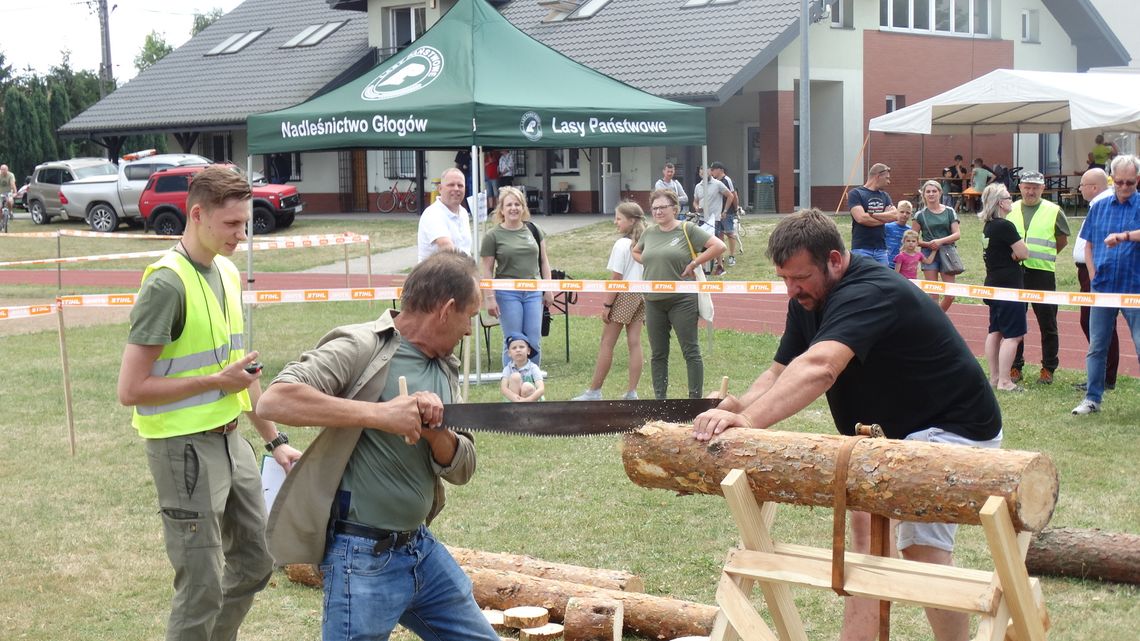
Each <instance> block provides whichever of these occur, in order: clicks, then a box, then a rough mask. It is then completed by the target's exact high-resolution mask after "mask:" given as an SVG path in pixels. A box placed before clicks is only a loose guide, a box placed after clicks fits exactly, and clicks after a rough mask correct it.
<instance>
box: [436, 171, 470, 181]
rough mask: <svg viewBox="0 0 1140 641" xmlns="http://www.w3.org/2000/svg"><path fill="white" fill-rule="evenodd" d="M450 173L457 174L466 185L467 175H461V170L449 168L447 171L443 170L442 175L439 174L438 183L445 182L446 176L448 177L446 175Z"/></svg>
mask: <svg viewBox="0 0 1140 641" xmlns="http://www.w3.org/2000/svg"><path fill="white" fill-rule="evenodd" d="M450 173H456V174H459V175H460V177H462V178H463V182H464V183H465V184H466V182H467V174H465V173H463V170H462V169H460V168H459V167H450V168H448V169H445V170H444V171H443V173H442V174H440V176H439V180H440V182H443V181H446V180H447V175H448V174H450Z"/></svg>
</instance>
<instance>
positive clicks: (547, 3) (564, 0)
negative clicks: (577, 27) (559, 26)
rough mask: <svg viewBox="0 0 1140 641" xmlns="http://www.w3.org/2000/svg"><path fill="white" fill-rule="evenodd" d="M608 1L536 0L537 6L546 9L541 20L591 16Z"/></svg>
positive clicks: (550, 20) (555, 20) (608, 1)
mask: <svg viewBox="0 0 1140 641" xmlns="http://www.w3.org/2000/svg"><path fill="white" fill-rule="evenodd" d="M609 3H610V0H538V6H540V7H542V8H544V9H546V10H547V11H548V13H547V14H546V16H544V17H543V18H542V21H543V22H562V21H563V20H585V19H587V18H592V17H594V15H595V14H596V13H598V12H599V11H601V10H602V9H603V8H604V7H605V6H606V5H607V4H609Z"/></svg>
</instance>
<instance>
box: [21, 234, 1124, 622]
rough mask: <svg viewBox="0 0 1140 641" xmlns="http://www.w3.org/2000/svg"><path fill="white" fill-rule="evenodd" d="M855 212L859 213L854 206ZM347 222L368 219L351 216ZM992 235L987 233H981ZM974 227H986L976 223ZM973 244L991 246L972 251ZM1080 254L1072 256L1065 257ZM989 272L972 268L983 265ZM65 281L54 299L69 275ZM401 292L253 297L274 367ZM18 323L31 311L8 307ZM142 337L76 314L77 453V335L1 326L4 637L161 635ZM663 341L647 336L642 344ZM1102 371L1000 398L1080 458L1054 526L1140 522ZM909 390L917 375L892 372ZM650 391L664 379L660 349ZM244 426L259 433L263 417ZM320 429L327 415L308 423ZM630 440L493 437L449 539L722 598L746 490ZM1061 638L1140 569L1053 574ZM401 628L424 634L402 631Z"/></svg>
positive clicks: (804, 596) (282, 611)
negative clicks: (687, 483) (1085, 413)
mask: <svg viewBox="0 0 1140 641" xmlns="http://www.w3.org/2000/svg"><path fill="white" fill-rule="evenodd" d="M773 222H774V221H771V220H769V219H763V220H761V219H756V218H749V219H748V223H749V224H750V230H749V236H748V237H747V238H746V242H747V243H748V245H747V248H748V249H747V252H746V253H745V255H744V257H745V260H742V261H741V262H740V263H739V266H738V268H737V269H736V270H734V271H733V273H732V276H733V277H734V278H765V279H766V278H771V277H772V270H771V266H770V265H767V264H766V263H767V261H766V260H763V259H761V253H762V252H761V248H762V245H763V238H764V237H765V234H764V229H770V227H771V225H772V224H773ZM840 223H841V225H840V226H841V228H842V227H849V223H848V224H844V221H843V220H842V219H841V220H840ZM343 225H345V226H346V228H348V226H350V225H351V223H343ZM963 227H964V231H963V234H964V236H966V237H967V240H964V241H963V242H962V243H960V246H961V247H962V252H963V256H964V257H965V259H966V262H967V264H968V265H969V267H970V271H968V272H967V274H966V276H976V277H978V282H980V274H981V269H980V266H979V265H978V262H977V261H978V258H977V250H976V247H977V242H976V234H977V232H979V231H980V226H979V225H978V223H977V221H976V220H968V221H965V223H964V225H963ZM971 234H973V236H971ZM612 237H613V236H612V228H611V227H610V226H608V224H599V225H595V226H591V227H587V228H585V229H583V230H579V231H577V232H574V233H569V234H564V235H559V236H555V237H553V238H552V240H551V252H552V255H554V256H555V259H554V263H555V265H556V266H560V267H564V268H565V269H566V270H567V271H569V272H570V273H572V274H574V275H575V276H581V277H599V276H602V275H603V270H600V269H598V267H599V266H604V264H605V257H606V255H608V251H609V246H610V240H611V239H612ZM971 238H973V239H974V240H970V239H971ZM971 247H974V249H971ZM1063 271H1071V270H1063ZM971 282H973V281H971ZM35 291H37V290H35V289H34V288H23V289H21V290H18V291H17V290H14V288H6V289H5V290H4V291H3V292H2V293H0V295H4V296H22V297H23V296H26V295H27V294H28V292H35ZM46 293H49V294H51V295H52V296H54V291H48V292H46ZM381 309H382V305H380V304H374V305H373V306H371V307H370V306H369V305H368V304H365V303H328V304H322V305H304V306H303V307H298V306H297V305H272V306H265V307H260V308H258V309H257V310H256V312H255V314H254V319H255V329H254V340H255V342H256V345H255V347H258V348H259V349H260V350H261V351H262V360H263V361H264V362H265V363H266V371H265V374H264V376H265V377H266V378H265V379H264V380H269V379H271V378H272V377H273V376H274V375H275V374H276V373H277V372H278V371H279V370H280V369H281V368H282V367H283V366H284V364H285V363H286V362H288V361H289V360H292V359H293V358H295V357H296V356H297V355H298V354H299V353H300V352H301V351H302V350H304V349H307V348H308V347H311V346H312V344H313V343H314V342H315V341H316V340H317V339H318V338H319V337H320V336H321V335H322V334H323V333H324V332H325V331H326V330H327V329H329V328H331V327H333V326H335V325H338V324H343V323H350V322H358V321H362V320H366V319H369V318H372V317H374V316H375V315H377V314H378V313H379V312H380V310H381ZM5 322H18V321H5ZM563 322H564V320H563V319H562V318H557V317H556V318H555V320H554V328H553V331H552V333H551V336H550V337H549V338H548V339H546V342H545V343H544V346H545V347H546V349H547V353H548V354H550V357H549V358H548V359H547V360H546V361H545V362H544V364H543V366H544V368H545V369H547V370H548V371H549V373H550V379H549V380H548V382H547V390H548V392H547V398H548V399H550V400H561V399H566V398H569V397H571V396H573V395H575V394H577V393H579V392H580V391H581V389H582V388H583V387H584V386H585V384H586V382H587V380H588V379H589V376H590V373H591V371H592V368H593V363H594V355H595V353H596V350H597V336H598V335H599V332H600V324H599V321H597V320H596V319H593V318H579V317H575V318H573V320H572V323H571V335H570V342H571V352H572V353H571V362H570V363H566V362H565V361H564V359H563V356H562V355H563V353H564V350H563V347H564V344H563V338H562V337H563V333H562V325H561V324H562V323H563ZM125 336H126V326H125V325H122V324H116V325H106V326H97V327H86V328H77V329H72V330H69V332H68V335H67V338H68V347H69V350H70V354H71V361H70V363H71V374H72V382H73V386H74V398H75V416H76V431H77V433H78V435H79V444H78V450H79V453H78V456H76V457H74V458H72V457H71V456H70V455H69V454H68V446H67V434H66V423H65V414H64V404H63V395H62V388H61V382H60V365H59V357H58V338H57V336H56V334H55V333H54V332H42V333H35V334H25V335H3V334H0V354H2V355H3V357H2V361H3V363H4V365H5V369H6V370H7V377H6V382H7V384H6V386H5V388H4V392H3V393H4V395H5V401H6V403H5V412H4V418H3V419H2V420H0V433H2V434H3V438H2V439H0V505H3V506H4V509H5V513H6V515H7V518H5V519H4V520H3V521H2V522H0V547H2V548H3V549H4V550H6V551H7V552H6V555H5V561H4V563H3V564H0V630H3V631H4V633H3V634H2V635H0V636H2V637H3V638H12V639H22V640H34V641H55V640H58V639H115V640H122V641H129V640H135V639H139V640H143V639H156V638H161V636H162V630H163V625H164V621H165V616H166V614H167V611H168V605H169V598H170V594H171V591H170V579H171V573H170V568H169V564H168V562H167V560H166V557H165V552H164V549H163V544H162V539H161V526H160V522H159V519H158V515H157V506H156V504H155V495H154V490H153V487H152V483H151V480H150V475H149V472H148V471H147V468H146V457H145V452H144V448H143V443H142V441H141V439H139V438H138V436H137V434H136V433H135V432H134V430H133V429H132V428H131V427H130V412H129V410H128V409H127V408H123V407H120V406H119V405H118V403H117V402H116V401H115V379H116V376H117V372H118V364H119V356H120V354H121V351H122V344H123V341H124V339H125ZM643 342H644V344H645V345H648V343H647V341H643ZM775 346H776V339H775V337H772V336H757V335H750V334H743V333H738V332H733V331H725V330H718V331H717V332H716V337H715V345H714V347H713V349H712V351H711V352H706V355H705V359H706V372H707V377H708V381H709V386H710V387H711V385H712V381H715V380H718V379H719V376H720V375H722V374H727V375H729V376H730V377H731V379H732V385H731V387H732V390H733V391H734V392H740V391H741V389H742V388H743V387H744V386H745V385H746V384H747V383H748V382H749V381H750V380H751V379H752V378H753V377H755V376H756V375H758V374H759V373H760V371H761V370H762V369H763V368H764V367H765V366H766V364H767V363H768V362H770V360H771V358H772V354H773V352H774V350H775ZM672 354H673V364H672V368H671V371H672V372H673V377H672V378H673V380H672V383H671V390H670V392H671V395H674V396H680V395H682V394H683V391H684V390H683V387H684V384H685V383H684V374H683V372H684V367H683V364H682V362H681V358H680V353H679V349H677V348H676V346H674V349H673V350H672ZM625 359H626V356H625V353H624V349H623V348H622V347H620V346H619V348H618V350H617V354H616V357H615V363H614V369H613V371H612V372H611V375H610V377H609V379H608V380H607V383H606V387H605V389H604V391H605V394H606V396H607V397H614V396H616V395H617V394H619V393H620V392H621V391H622V389H621V388H622V386H623V383H624V378H625V368H626V365H627V361H626V360H625ZM1081 379H1083V373H1081V372H1075V371H1065V370H1062V371H1060V372H1059V373H1058V379H1057V384H1055V385H1053V386H1051V387H1044V386H1031V390H1030V391H1029V392H1028V393H1026V394H1022V395H1016V396H1014V395H1004V396H1002V397H1001V402H1002V410H1003V415H1004V421H1005V443H1004V446H1005V447H1006V448H1010V449H1028V450H1037V451H1042V452H1045V453H1047V454H1049V455H1050V456H1051V457H1052V458H1053V460H1054V461H1055V462H1056V463H1057V465H1058V467H1059V468H1060V471H1061V494H1060V500H1059V503H1058V506H1057V510H1056V513H1055V515H1054V518H1053V521H1052V525H1053V526H1055V527H1061V526H1068V527H1082V528H1091V527H1097V528H1102V529H1104V530H1106V531H1121V532H1133V533H1135V532H1137V524H1138V523H1140V507H1138V504H1137V502H1136V500H1135V497H1136V483H1135V481H1134V477H1133V470H1134V469H1135V467H1134V466H1135V461H1136V460H1137V459H1140V440H1138V439H1137V438H1136V436H1135V417H1136V416H1137V415H1138V413H1140V400H1138V399H1140V383H1138V381H1136V380H1134V379H1131V378H1125V377H1122V378H1121V379H1120V381H1119V386H1118V388H1117V391H1115V392H1111V393H1110V395H1109V397H1108V398H1109V402H1108V403H1107V404H1106V405H1105V408H1104V411H1103V412H1102V413H1101V414H1098V415H1096V416H1092V417H1086V418H1083V419H1076V418H1075V417H1072V416H1070V415H1069V413H1068V411H1069V409H1070V408H1071V407H1072V406H1073V405H1075V404H1076V402H1077V401H1078V400H1079V394H1078V393H1076V392H1074V391H1073V390H1072V389H1071V388H1070V386H1069V383H1072V382H1076V381H1078V380H1081ZM890 388H891V389H892V390H896V391H898V392H900V393H921V392H920V391H919V390H908V389H907V387H906V384H905V382H903V381H899V382H891V383H890ZM640 391H641V393H642V395H643V396H645V397H648V396H650V386H649V372H648V365H646V369H645V375H644V376H643V378H642V383H641V386H640ZM472 400H475V401H497V400H500V397H499V393H498V388H497V385H481V386H474V387H472ZM781 428H783V429H788V430H797V431H808V432H818V433H833V432H834V427H833V426H832V424H831V419H830V415H829V414H828V412H827V408H826V405H825V404H824V402H822V401H817V402H816V403H814V404H813V405H811V406H810V407H809V408H807V409H806V410H804V411H803V412H801V413H800V414H799V415H797V416H796V417H795V418H793V419H791V420H788V421H786V422H785V424H783V425H781ZM242 430H243V434H245V435H246V436H247V437H253V436H254V432H253V430H252V429H251V428H250V427H249V426H248V425H243V426H242ZM290 432H291V434H290V435H291V437H292V438H293V440H294V442H296V443H298V444H299V445H300V446H304V445H307V444H308V443H309V442H310V441H311V439H312V438H313V437H314V436H315V434H316V431H315V430H310V429H294V430H290ZM619 445H620V438H619V437H591V438H569V439H560V438H556V439H538V438H525V437H508V436H503V435H498V434H482V435H479V437H478V441H477V447H478V451H479V457H480V458H479V472H478V474H476V476H475V478H474V479H473V480H472V482H471V483H470V484H468V485H466V486H463V487H457V488H449V501H448V508H447V509H446V510H445V511H444V513H443V515H442V516H441V517H440V519H439V520H438V521H437V522H436V524H435V525H434V526H433V528H434V530H435V531H436V533H437V535H438V536H439V537H440V538H441V539H442V540H444V541H445V542H447V543H450V544H454V545H459V546H464V547H472V548H480V549H486V550H492V551H502V552H515V553H523V554H531V555H534V556H538V557H541V558H545V559H548V560H552V561H561V562H566V563H577V564H581V565H587V566H594V567H613V568H621V569H626V570H630V571H633V572H636V573H638V574H639V575H641V576H643V577H644V579H645V582H646V587H647V591H649V592H650V593H653V594H659V595H668V596H674V597H677V598H683V599H691V600H695V601H699V602H703V603H712V602H713V601H714V595H715V587H716V582H717V579H718V576H719V570H720V567H721V565H722V564H723V562H724V557H725V553H726V551H727V550H728V548H729V547H731V546H732V545H734V544H735V542H736V532H735V529H734V527H733V525H732V519H731V516H730V515H729V512H728V509H727V506H726V504H725V502H724V501H723V499H720V498H718V497H712V496H675V495H673V494H672V493H669V492H663V491H657V490H646V489H643V488H640V487H638V486H635V485H633V484H632V483H630V482H629V480H628V479H626V477H625V474H624V472H623V470H622V467H621V460H620V453H619ZM830 527H831V512H830V510H827V509H810V508H800V507H794V506H782V507H781V508H780V511H779V514H778V517H777V520H776V525H775V528H774V535H775V536H776V538H777V539H778V540H781V541H787V542H795V543H803V544H809V545H816V546H826V545H828V541H829V540H830V538H829V537H830ZM987 556H988V553H987V550H986V547H985V542H984V537H983V535H982V532H981V530H980V528H977V527H964V528H963V529H962V531H961V533H960V535H959V546H958V553H957V558H958V562H959V564H961V565H964V566H968V567H976V568H982V569H991V567H992V566H989V565H988V559H987ZM1043 585H1044V592H1045V599H1046V603H1047V605H1048V607H1049V610H1050V614H1051V617H1052V623H1053V627H1052V630H1051V633H1050V635H1049V638H1050V639H1053V640H1056V641H1078V640H1084V639H1129V638H1134V637H1135V631H1136V630H1137V629H1140V598H1138V597H1140V590H1138V589H1137V588H1136V586H1127V585H1113V584H1102V583H1098V582H1091V581H1079V580H1071V579H1055V578H1045V579H1043ZM793 595H794V597H795V598H796V602H797V605H798V606H799V608H800V611H801V615H802V618H803V619H804V621H805V624H806V625H807V628H808V632H809V638H812V639H831V638H835V637H836V636H837V630H838V626H839V622H840V614H841V603H840V600H839V599H838V598H837V597H835V596H834V595H833V594H832V593H830V592H827V591H816V590H810V591H809V590H800V589H797V590H794V591H793ZM320 609H321V603H320V594H319V592H318V591H316V590H313V589H309V588H303V587H298V586H295V585H292V584H291V583H290V582H289V581H288V580H287V579H285V577H284V575H283V574H276V575H275V577H274V580H273V583H272V584H271V585H270V587H269V588H267V589H266V590H265V592H263V593H262V594H261V595H260V596H259V597H258V599H257V601H256V603H255V605H254V608H253V610H252V611H251V613H250V616H249V618H248V620H247V623H246V625H245V626H244V627H243V633H242V638H243V639H279V638H293V639H316V638H318V637H319V625H320ZM895 612H896V615H895V619H894V623H895V636H896V638H899V639H918V638H928V634H929V633H928V628H927V627H926V624H925V620H924V618H923V616H922V614H921V613H920V612H919V611H918V610H917V609H914V608H907V607H896V608H895ZM398 638H400V639H407V638H410V635H403V636H399V637H398Z"/></svg>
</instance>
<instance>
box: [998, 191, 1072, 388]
mask: <svg viewBox="0 0 1140 641" xmlns="http://www.w3.org/2000/svg"><path fill="white" fill-rule="evenodd" d="M1020 189H1021V200H1019V201H1017V202H1015V203H1013V211H1011V212H1010V213H1009V215H1008V216H1006V220H1008V221H1009V222H1011V223H1013V226H1014V227H1016V228H1017V233H1019V234H1021V237H1022V238H1023V239H1024V240H1025V245H1026V246H1027V247H1028V248H1029V258H1027V259H1026V260H1025V261H1024V262H1023V263H1022V266H1023V267H1024V268H1025V289H1037V290H1042V291H1050V292H1051V291H1056V289H1057V253H1058V252H1060V251H1061V250H1062V249H1064V248H1065V246H1066V245H1068V244H1069V221H1068V219H1067V218H1065V213H1064V212H1063V211H1061V208H1060V207H1058V206H1057V204H1056V203H1052V202H1049V201H1048V200H1045V199H1043V198H1041V193H1042V192H1043V191H1045V177H1044V176H1043V175H1041V172H1039V171H1024V172H1022V173H1021V187H1020ZM1033 315H1034V316H1036V317H1037V326H1038V327H1039V328H1040V329H1041V373H1040V374H1039V375H1038V377H1037V382H1038V383H1043V384H1045V385H1050V384H1052V383H1053V371H1054V370H1056V369H1057V365H1058V364H1059V363H1060V360H1059V357H1058V352H1059V351H1060V347H1061V345H1060V338H1059V337H1058V335H1057V306H1056V305H1046V304H1044V303H1033ZM1024 368H1025V341H1022V342H1021V343H1018V345H1017V356H1016V357H1014V359H1013V368H1012V369H1010V372H1009V376H1010V379H1011V380H1012V381H1013V382H1015V383H1016V382H1018V381H1020V380H1021V378H1022V373H1021V371H1022V369H1024Z"/></svg>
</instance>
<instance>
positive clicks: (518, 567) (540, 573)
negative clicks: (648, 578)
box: [447, 545, 645, 592]
mask: <svg viewBox="0 0 1140 641" xmlns="http://www.w3.org/2000/svg"><path fill="white" fill-rule="evenodd" d="M447 551H448V552H451V556H453V557H455V560H456V561H457V562H458V563H459V565H462V566H463V567H475V568H488V569H491V570H507V571H509V572H519V573H520V574H529V575H531V576H537V577H540V578H543V579H554V580H556V581H569V582H570V583H581V584H582V585H592V586H594V587H596V588H603V589H606V590H623V591H625V592H644V591H645V582H644V581H643V580H642V579H641V577H639V576H636V575H634V574H631V573H629V572H625V571H622V570H606V569H599V568H587V567H582V566H578V565H569V564H566V563H552V562H550V561H543V560H542V559H537V558H535V557H533V556H526V555H523V554H504V553H499V552H484V551H482V550H471V549H468V548H459V547H452V546H450V545H449V546H447Z"/></svg>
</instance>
